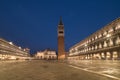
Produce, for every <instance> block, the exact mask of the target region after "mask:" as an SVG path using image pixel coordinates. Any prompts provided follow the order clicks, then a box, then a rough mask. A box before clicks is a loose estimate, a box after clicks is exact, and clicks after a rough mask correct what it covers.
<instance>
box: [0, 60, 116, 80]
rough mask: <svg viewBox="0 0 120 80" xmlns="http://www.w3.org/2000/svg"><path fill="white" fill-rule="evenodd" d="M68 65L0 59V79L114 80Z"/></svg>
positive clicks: (56, 62)
mask: <svg viewBox="0 0 120 80" xmlns="http://www.w3.org/2000/svg"><path fill="white" fill-rule="evenodd" d="M70 65H71V64H68V63H67V64H66V62H59V61H42V60H32V61H1V62H0V80H114V79H113V78H110V77H106V76H103V75H99V74H96V73H91V72H88V71H84V70H81V69H75V68H74V67H70ZM85 67H86V66H85Z"/></svg>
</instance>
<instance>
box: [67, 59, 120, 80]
mask: <svg viewBox="0 0 120 80" xmlns="http://www.w3.org/2000/svg"><path fill="white" fill-rule="evenodd" d="M68 63H69V65H70V67H73V68H76V69H80V70H84V71H87V72H91V73H95V74H99V75H102V76H106V77H110V78H112V79H115V80H120V61H119V60H68Z"/></svg>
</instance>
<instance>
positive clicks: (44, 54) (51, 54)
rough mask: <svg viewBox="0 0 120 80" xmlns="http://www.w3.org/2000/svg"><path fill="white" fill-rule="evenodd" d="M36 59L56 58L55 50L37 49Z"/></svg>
mask: <svg viewBox="0 0 120 80" xmlns="http://www.w3.org/2000/svg"><path fill="white" fill-rule="evenodd" d="M35 58H36V59H42V60H43V59H45V60H54V59H57V55H56V51H53V50H47V49H46V50H44V51H39V52H37V53H36V55H35Z"/></svg>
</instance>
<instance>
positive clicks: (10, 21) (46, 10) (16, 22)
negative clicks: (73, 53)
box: [0, 0, 120, 53]
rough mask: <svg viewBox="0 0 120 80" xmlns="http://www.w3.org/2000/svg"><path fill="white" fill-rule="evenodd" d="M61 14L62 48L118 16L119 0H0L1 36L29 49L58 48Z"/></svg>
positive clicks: (76, 41) (34, 50) (32, 50)
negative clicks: (62, 27)
mask: <svg viewBox="0 0 120 80" xmlns="http://www.w3.org/2000/svg"><path fill="white" fill-rule="evenodd" d="M60 16H62V20H63V24H64V28H65V48H66V51H68V50H69V48H70V47H72V46H73V45H75V44H76V43H78V42H80V41H81V40H83V39H84V38H86V37H88V36H89V35H91V34H92V33H94V32H95V31H97V30H99V29H100V28H102V27H103V26H105V25H107V24H108V23H110V22H111V21H113V20H115V19H116V18H118V17H120V0H0V38H4V39H5V40H7V41H12V42H13V43H14V44H16V45H17V46H21V47H23V48H25V47H28V48H30V49H31V53H35V52H36V51H40V50H44V49H46V48H51V49H52V50H56V51H57V26H58V23H59V19H60Z"/></svg>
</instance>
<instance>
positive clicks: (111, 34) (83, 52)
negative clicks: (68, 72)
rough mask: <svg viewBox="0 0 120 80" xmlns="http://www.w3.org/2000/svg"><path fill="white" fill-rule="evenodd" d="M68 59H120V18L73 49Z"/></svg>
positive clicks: (70, 50)
mask: <svg viewBox="0 0 120 80" xmlns="http://www.w3.org/2000/svg"><path fill="white" fill-rule="evenodd" d="M68 59H78V60H79V59H103V60H116V59H117V60H118V59H120V18H118V19H116V20H114V21H112V22H111V23H109V24H108V25H106V26H105V27H103V28H102V29H100V30H98V31H96V32H95V33H93V34H92V35H90V36H89V37H87V38H86V39H84V40H82V41H80V42H79V43H77V44H75V45H74V46H73V47H71V48H70V49H69V55H68Z"/></svg>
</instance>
